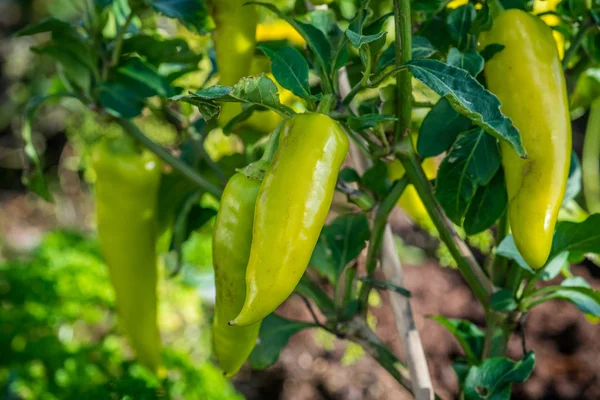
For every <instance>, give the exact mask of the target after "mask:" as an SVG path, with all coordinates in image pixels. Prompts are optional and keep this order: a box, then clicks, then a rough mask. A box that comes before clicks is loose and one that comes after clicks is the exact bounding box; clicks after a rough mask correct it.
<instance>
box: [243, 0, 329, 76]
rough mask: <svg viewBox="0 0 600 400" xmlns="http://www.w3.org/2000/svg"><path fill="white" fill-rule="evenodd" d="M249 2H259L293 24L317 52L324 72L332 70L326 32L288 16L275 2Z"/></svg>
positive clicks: (254, 2)
mask: <svg viewBox="0 0 600 400" xmlns="http://www.w3.org/2000/svg"><path fill="white" fill-rule="evenodd" d="M247 4H258V5H260V6H262V7H265V8H267V9H269V10H271V11H272V12H274V13H275V14H277V15H278V16H279V18H281V19H284V20H286V21H287V22H288V23H290V25H292V26H293V27H294V28H295V29H296V30H297V31H298V33H299V34H300V35H301V36H302V37H303V38H304V40H305V41H306V44H307V45H308V47H309V48H310V49H311V50H312V51H313V52H314V53H315V55H316V56H317V59H318V61H319V64H320V65H321V67H322V72H324V73H325V72H327V71H329V70H330V65H331V44H330V43H329V41H328V40H327V37H326V36H325V34H324V33H323V32H322V31H321V30H319V29H318V28H315V27H314V26H312V25H310V24H307V23H304V22H300V21H298V20H295V19H293V18H290V17H288V16H287V15H285V14H284V13H282V12H281V11H279V9H278V8H277V7H275V6H274V5H273V4H269V3H263V2H258V1H253V2H249V3H247Z"/></svg>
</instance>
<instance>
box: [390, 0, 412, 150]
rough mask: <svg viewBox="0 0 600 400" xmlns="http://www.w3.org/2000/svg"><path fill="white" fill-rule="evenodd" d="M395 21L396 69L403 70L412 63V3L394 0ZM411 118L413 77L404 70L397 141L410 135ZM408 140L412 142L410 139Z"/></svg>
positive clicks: (400, 73) (400, 75) (398, 99)
mask: <svg viewBox="0 0 600 400" xmlns="http://www.w3.org/2000/svg"><path fill="white" fill-rule="evenodd" d="M394 20H395V21H396V42H395V46H396V67H397V68H401V67H402V66H403V65H404V64H406V63H407V62H408V61H410V59H411V53H412V32H411V21H410V1H408V0H394ZM411 116H412V83H411V75H410V72H409V71H408V70H406V69H402V70H399V71H398V72H397V74H396V117H397V118H398V121H397V122H396V126H395V131H394V138H395V139H396V141H397V140H399V139H400V138H401V137H402V136H403V135H407V134H408V133H409V131H410V122H411ZM407 136H408V135H407ZM408 140H409V141H410V138H408Z"/></svg>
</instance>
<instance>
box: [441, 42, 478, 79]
mask: <svg viewBox="0 0 600 400" xmlns="http://www.w3.org/2000/svg"><path fill="white" fill-rule="evenodd" d="M446 62H447V63H448V65H452V66H454V67H456V68H460V69H464V70H465V71H467V72H468V73H469V74H470V75H471V76H473V77H477V75H479V73H480V72H481V71H483V57H481V55H480V54H479V53H478V52H477V51H476V50H474V49H472V50H469V51H467V52H466V53H462V52H461V51H460V50H458V49H457V48H456V47H453V48H451V49H450V52H449V53H448V57H447V59H446Z"/></svg>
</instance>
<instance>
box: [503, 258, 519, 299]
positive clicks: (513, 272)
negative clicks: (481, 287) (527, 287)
mask: <svg viewBox="0 0 600 400" xmlns="http://www.w3.org/2000/svg"><path fill="white" fill-rule="evenodd" d="M522 271H523V270H522V269H521V267H519V266H518V265H517V264H516V263H513V264H512V265H511V267H510V269H509V270H508V275H507V277H506V285H505V287H506V288H507V289H508V290H510V291H511V292H513V294H516V293H517V291H518V290H519V287H520V286H521V278H522Z"/></svg>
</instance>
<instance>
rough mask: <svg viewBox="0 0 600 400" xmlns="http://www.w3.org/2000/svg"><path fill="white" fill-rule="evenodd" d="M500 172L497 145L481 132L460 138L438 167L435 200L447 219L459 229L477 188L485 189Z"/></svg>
mask: <svg viewBox="0 0 600 400" xmlns="http://www.w3.org/2000/svg"><path fill="white" fill-rule="evenodd" d="M499 168H500V155H499V152H498V148H497V146H496V141H495V140H494V138H493V137H491V136H489V135H488V134H487V133H485V132H484V131H483V129H481V128H477V129H475V130H473V131H469V132H467V133H465V134H463V135H461V136H460V137H459V138H458V140H457V141H456V143H454V145H453V146H452V148H451V149H450V151H449V153H448V155H447V156H446V158H444V160H443V161H442V163H441V164H440V169H439V171H438V176H437V179H436V186H435V197H436V198H437V200H438V201H439V203H440V205H441V206H442V207H443V208H444V211H446V214H447V215H448V218H450V220H452V221H453V222H454V223H455V224H457V225H461V224H462V219H463V217H464V215H465V213H466V211H467V208H468V205H469V203H470V202H471V200H472V199H473V197H474V196H475V192H476V190H477V187H478V186H479V185H486V184H487V183H488V182H489V181H490V180H491V179H492V178H493V176H494V174H495V173H496V171H497V170H498V169H499Z"/></svg>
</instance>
